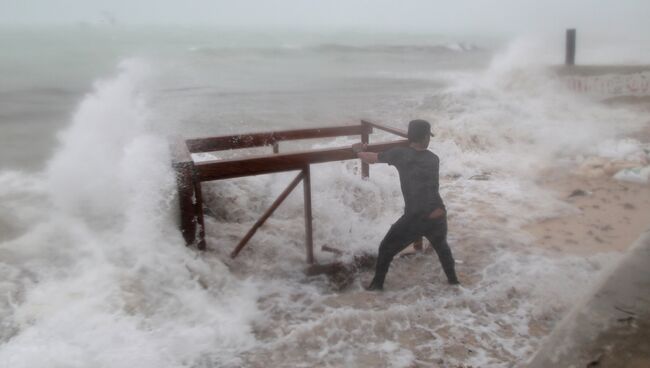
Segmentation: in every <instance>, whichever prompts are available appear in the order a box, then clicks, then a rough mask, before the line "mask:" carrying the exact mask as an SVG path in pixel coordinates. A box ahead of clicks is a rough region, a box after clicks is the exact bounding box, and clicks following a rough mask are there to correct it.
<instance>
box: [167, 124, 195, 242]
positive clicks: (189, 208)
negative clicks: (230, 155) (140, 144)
mask: <svg viewBox="0 0 650 368" xmlns="http://www.w3.org/2000/svg"><path fill="white" fill-rule="evenodd" d="M170 148H171V153H172V167H173V168H174V171H175V172H176V185H177V187H178V201H179V205H180V215H181V218H180V225H181V233H182V234H183V238H184V239H185V244H187V245H191V244H194V241H195V240H196V206H195V203H194V189H195V186H194V182H195V180H198V179H195V173H196V171H195V170H196V168H195V167H194V162H193V161H192V157H191V156H190V152H189V150H188V148H187V144H186V143H185V140H184V139H182V138H181V137H177V138H175V139H174V140H173V141H172V143H171V147H170Z"/></svg>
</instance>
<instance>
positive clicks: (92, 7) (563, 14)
mask: <svg viewBox="0 0 650 368" xmlns="http://www.w3.org/2000/svg"><path fill="white" fill-rule="evenodd" d="M0 9H1V10H0V22H1V23H2V24H16V23H18V24H50V23H68V24H74V23H78V22H88V23H99V22H105V21H106V20H107V19H110V18H115V19H116V20H117V22H118V23H120V24H174V25H176V24H181V25H195V24H200V25H215V26H243V27H269V26H274V27H290V28H293V27H299V28H302V27H311V28H350V27H354V28H371V29H386V30H400V29H401V30H416V31H418V30H420V31H461V32H462V31H467V32H476V31H493V32H502V33H503V32H507V33H514V32H522V31H528V32H530V31H533V32H534V31H544V30H557V29H563V28H567V27H577V28H579V29H583V30H585V29H586V30H588V31H598V30H601V31H602V32H614V33H639V34H647V33H650V0H392V1H389V0H232V1H223V0H0Z"/></svg>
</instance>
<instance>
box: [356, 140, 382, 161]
mask: <svg viewBox="0 0 650 368" xmlns="http://www.w3.org/2000/svg"><path fill="white" fill-rule="evenodd" d="M366 148H368V145H367V144H365V143H355V144H353V145H352V150H353V151H354V153H356V154H357V157H359V158H360V159H361V161H363V162H364V163H366V164H376V163H377V162H379V158H378V156H379V154H378V153H375V152H365V150H366Z"/></svg>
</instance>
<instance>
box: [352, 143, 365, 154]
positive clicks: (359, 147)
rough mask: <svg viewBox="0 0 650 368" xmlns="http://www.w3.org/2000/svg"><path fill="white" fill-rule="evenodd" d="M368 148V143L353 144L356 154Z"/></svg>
mask: <svg viewBox="0 0 650 368" xmlns="http://www.w3.org/2000/svg"><path fill="white" fill-rule="evenodd" d="M366 149H368V145H367V144H366V143H355V144H353V145H352V151H353V152H354V153H356V154H359V153H361V152H363V151H365V150H366Z"/></svg>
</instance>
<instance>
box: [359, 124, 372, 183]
mask: <svg viewBox="0 0 650 368" xmlns="http://www.w3.org/2000/svg"><path fill="white" fill-rule="evenodd" d="M371 131H372V127H371V126H370V125H369V124H368V123H367V122H366V121H364V120H361V143H364V144H368V143H370V132H371ZM361 177H362V178H363V179H367V178H369V177H370V165H368V164H367V163H365V162H362V163H361Z"/></svg>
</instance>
